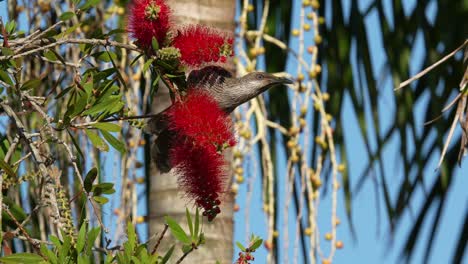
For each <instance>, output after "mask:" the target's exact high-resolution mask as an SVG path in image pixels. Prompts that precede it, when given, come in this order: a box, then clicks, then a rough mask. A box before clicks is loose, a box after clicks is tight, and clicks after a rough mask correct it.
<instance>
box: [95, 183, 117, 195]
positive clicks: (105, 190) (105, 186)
mask: <svg viewBox="0 0 468 264" xmlns="http://www.w3.org/2000/svg"><path fill="white" fill-rule="evenodd" d="M92 191H93V194H94V195H96V196H99V195H101V194H113V193H115V189H114V184H113V183H110V182H103V183H99V184H96V185H94V186H93V189H92Z"/></svg>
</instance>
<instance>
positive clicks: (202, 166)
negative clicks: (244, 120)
mask: <svg viewBox="0 0 468 264" xmlns="http://www.w3.org/2000/svg"><path fill="white" fill-rule="evenodd" d="M167 117H168V120H169V129H170V130H171V131H173V132H174V134H175V135H176V137H175V140H174V142H175V146H174V147H173V148H172V149H171V153H170V159H171V163H172V165H173V166H174V167H175V168H176V169H177V170H178V171H179V175H180V176H179V177H180V178H179V184H180V185H181V186H182V188H183V189H184V190H185V192H186V193H187V196H188V197H190V198H191V199H194V200H195V203H196V204H197V206H200V207H203V208H204V210H205V211H204V212H203V215H206V216H207V217H208V220H209V221H211V220H213V219H214V218H215V216H216V215H217V214H219V213H220V212H221V210H220V209H219V205H220V204H221V201H220V200H219V196H220V194H221V193H222V192H223V190H224V184H225V180H226V178H227V175H226V171H225V166H226V163H225V160H224V156H223V154H222V150H224V149H225V148H227V147H230V146H234V145H235V143H236V142H235V139H234V134H233V132H232V120H231V119H230V117H229V116H228V115H226V114H225V113H224V112H223V111H222V110H221V109H220V108H219V107H218V104H217V103H216V102H215V101H214V99H213V98H212V97H211V96H209V95H208V94H207V93H206V92H204V91H196V90H195V91H193V90H192V92H191V93H189V95H188V96H187V98H186V100H185V101H183V102H178V103H176V104H174V105H173V106H172V107H171V109H170V110H169V112H168V114H167Z"/></svg>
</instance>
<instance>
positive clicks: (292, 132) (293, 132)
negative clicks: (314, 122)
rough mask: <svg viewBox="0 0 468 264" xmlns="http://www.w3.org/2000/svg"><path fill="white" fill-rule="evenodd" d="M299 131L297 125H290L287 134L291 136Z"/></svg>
mask: <svg viewBox="0 0 468 264" xmlns="http://www.w3.org/2000/svg"><path fill="white" fill-rule="evenodd" d="M299 131H300V130H299V128H298V127H296V126H292V127H290V128H289V135H290V136H292V137H294V136H296V135H297V134H298V133H299Z"/></svg>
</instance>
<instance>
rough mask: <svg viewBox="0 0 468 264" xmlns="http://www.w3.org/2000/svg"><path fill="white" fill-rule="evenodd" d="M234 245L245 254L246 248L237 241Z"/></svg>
mask: <svg viewBox="0 0 468 264" xmlns="http://www.w3.org/2000/svg"><path fill="white" fill-rule="evenodd" d="M236 245H237V247H238V248H239V249H240V250H242V251H244V252H245V250H246V248H245V247H244V246H243V245H242V244H241V243H240V242H239V241H237V242H236Z"/></svg>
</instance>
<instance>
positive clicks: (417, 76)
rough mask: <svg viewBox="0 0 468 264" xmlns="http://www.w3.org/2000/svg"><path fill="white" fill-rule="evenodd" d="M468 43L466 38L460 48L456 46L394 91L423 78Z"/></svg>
mask: <svg viewBox="0 0 468 264" xmlns="http://www.w3.org/2000/svg"><path fill="white" fill-rule="evenodd" d="M467 44H468V39H467V40H465V42H463V44H462V45H461V46H459V47H458V48H456V49H455V50H454V51H452V52H450V53H449V54H448V55H446V56H445V57H443V58H442V59H440V60H438V61H437V62H436V63H434V64H432V65H431V66H429V67H427V68H426V69H424V70H422V71H421V72H419V73H418V74H416V75H415V76H413V77H411V78H409V79H408V80H406V81H404V82H402V83H400V86H398V87H397V88H395V89H394V91H398V90H400V89H401V88H403V87H405V86H407V85H408V84H410V83H412V82H414V81H416V80H417V79H419V78H421V77H422V76H424V75H425V74H426V73H428V72H430V71H432V70H433V69H434V68H435V67H437V66H439V65H440V64H442V63H444V62H445V61H446V60H448V59H450V58H451V57H453V56H454V55H455V54H456V53H457V52H459V51H460V50H461V49H463V48H464V47H465V45H467Z"/></svg>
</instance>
